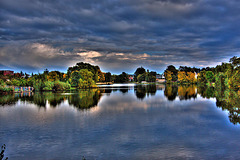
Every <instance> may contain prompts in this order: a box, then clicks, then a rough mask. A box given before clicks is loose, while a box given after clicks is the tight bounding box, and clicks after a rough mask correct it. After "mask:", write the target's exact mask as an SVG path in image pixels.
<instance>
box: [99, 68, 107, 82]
mask: <svg viewBox="0 0 240 160" xmlns="http://www.w3.org/2000/svg"><path fill="white" fill-rule="evenodd" d="M104 81H105V75H104V73H103V72H102V71H101V70H100V69H99V70H98V82H104Z"/></svg>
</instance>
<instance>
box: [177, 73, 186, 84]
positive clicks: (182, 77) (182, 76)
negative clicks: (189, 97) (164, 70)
mask: <svg viewBox="0 0 240 160" xmlns="http://www.w3.org/2000/svg"><path fill="white" fill-rule="evenodd" d="M178 80H179V81H180V83H183V82H186V81H187V77H186V72H184V71H178Z"/></svg>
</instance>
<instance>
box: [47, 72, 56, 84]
mask: <svg viewBox="0 0 240 160" xmlns="http://www.w3.org/2000/svg"><path fill="white" fill-rule="evenodd" d="M47 80H48V81H51V82H54V81H57V80H59V75H58V74H57V73H56V72H55V71H52V72H49V74H48V76H47Z"/></svg>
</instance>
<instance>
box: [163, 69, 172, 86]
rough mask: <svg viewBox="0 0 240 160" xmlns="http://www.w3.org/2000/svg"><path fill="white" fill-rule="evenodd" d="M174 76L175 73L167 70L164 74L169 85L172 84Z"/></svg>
mask: <svg viewBox="0 0 240 160" xmlns="http://www.w3.org/2000/svg"><path fill="white" fill-rule="evenodd" d="M172 74H173V72H171V71H169V70H166V71H165V72H164V76H165V79H166V81H167V83H170V82H171V80H172Z"/></svg>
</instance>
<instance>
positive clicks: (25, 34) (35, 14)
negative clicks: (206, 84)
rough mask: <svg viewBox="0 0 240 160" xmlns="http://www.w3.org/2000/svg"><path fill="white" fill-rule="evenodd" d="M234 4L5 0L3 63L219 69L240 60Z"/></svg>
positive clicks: (1, 11) (0, 19)
mask: <svg viewBox="0 0 240 160" xmlns="http://www.w3.org/2000/svg"><path fill="white" fill-rule="evenodd" d="M239 6H240V2H239V1H237V0H231V1H226V0H218V1H215V0H208V1H206V0H131V1H129V0H121V1H120V0H103V1H98V0H92V1H79V0H73V1H71V2H70V1H67V0H58V1H47V0H36V1H31V0H18V1H13V0H2V1H0V58H1V66H4V67H5V68H6V67H9V68H24V69H25V70H34V71H37V70H40V69H44V68H46V67H48V68H52V69H54V68H55V69H61V70H66V68H67V67H68V66H70V65H74V64H75V63H76V62H78V61H85V62H89V63H93V64H96V65H100V67H101V68H103V69H104V71H112V72H117V73H118V72H121V71H126V72H130V73H131V72H134V70H135V69H136V67H138V66H140V65H142V66H145V67H148V68H150V69H154V70H156V71H159V72H161V71H162V70H164V69H165V68H166V66H167V65H169V64H174V65H176V66H179V65H189V66H196V67H202V66H205V65H210V66H211V65H216V64H218V63H220V62H221V61H228V59H229V58H230V57H232V56H234V55H237V56H239V48H240V39H239V36H240V35H239V34H240V28H239V27H238V26H239V25H240V21H239V20H240V7H239ZM29 62H30V63H29ZM123 64H124V65H123ZM109 66H111V67H109ZM1 68H2V67H1Z"/></svg>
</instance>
